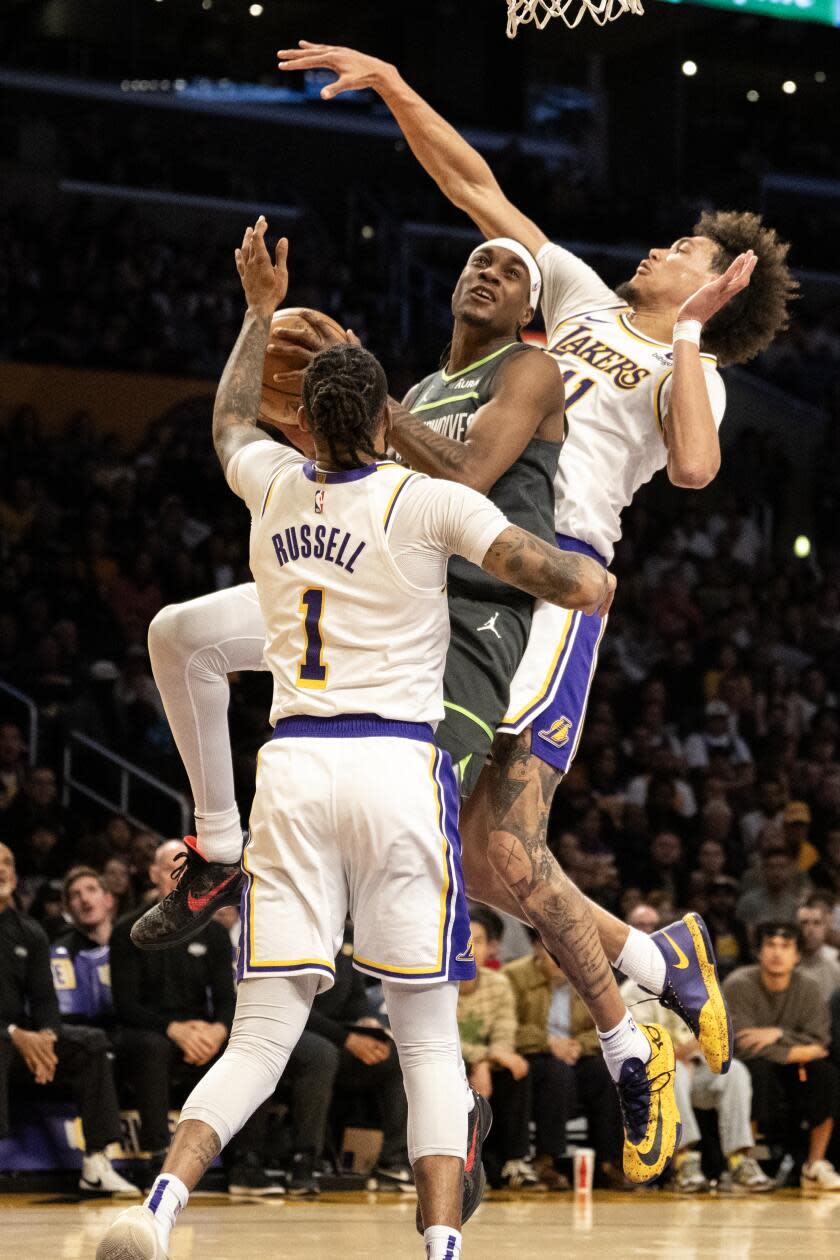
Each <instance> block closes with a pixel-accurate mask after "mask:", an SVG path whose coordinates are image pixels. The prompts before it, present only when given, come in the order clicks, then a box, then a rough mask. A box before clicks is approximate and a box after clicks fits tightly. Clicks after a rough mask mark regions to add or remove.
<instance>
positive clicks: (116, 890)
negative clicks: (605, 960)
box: [102, 855, 137, 919]
mask: <svg viewBox="0 0 840 1260" xmlns="http://www.w3.org/2000/svg"><path fill="white" fill-rule="evenodd" d="M102 878H103V879H104V881H105V887H106V888H107V889H108V892H109V893H111V895H112V897H113V898H114V904H115V911H114V918H115V919H121V918H122V917H123V915H124V914H128V912H129V910H133V909H134V907H135V906H136V904H137V895H136V893H135V891H134V881H133V879H132V875H131V864H130V863H129V861H128V859H127V858H125V857H118V856H116V855H115V856H114V857H110V858H108V861H107V862H106V863H105V865H104V866H103V868H102Z"/></svg>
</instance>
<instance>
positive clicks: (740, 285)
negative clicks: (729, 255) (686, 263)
mask: <svg viewBox="0 0 840 1260" xmlns="http://www.w3.org/2000/svg"><path fill="white" fill-rule="evenodd" d="M757 262H758V258H757V257H756V255H755V254H754V253H753V251H752V250H751V249H748V250H747V252H746V253H745V254H739V255H738V257H737V258H736V259H735V261H734V262H732V263H730V265H729V266H728V267H727V269H726V271H724V273H723V275H720V276H717V277H716V278H715V279H714V280H710V281H709V283H708V284H704V285H703V287H702V289H698V290H697V292H696V293H692V295H691V297H690V298H688V300H687V301H685V302H683V304H682V306H681V307H680V313H679V315H678V316H677V321H678V322H680V321H682V320H684V319H697V320H699V321H700V323H701V324H705V323H708V321H709V320H710V319H711V318H712V316H713V315H716V314H717V313H718V311H719V310H720V309H721V307H724V306H726V303H727V302H729V301H731V299H732V298H734V297H735V295H736V293H740V292H741V290H742V289H745V288H746V287H747V285H748V284H749V282H750V277H751V276H752V273H753V272H754V271H755V265H756V263H757Z"/></svg>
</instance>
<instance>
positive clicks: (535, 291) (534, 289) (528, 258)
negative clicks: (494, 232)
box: [473, 236, 542, 310]
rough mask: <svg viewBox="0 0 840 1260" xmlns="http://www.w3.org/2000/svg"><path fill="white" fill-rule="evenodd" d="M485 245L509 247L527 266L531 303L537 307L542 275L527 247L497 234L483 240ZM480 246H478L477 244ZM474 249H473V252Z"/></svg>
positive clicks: (508, 237)
mask: <svg viewBox="0 0 840 1260" xmlns="http://www.w3.org/2000/svg"><path fill="white" fill-rule="evenodd" d="M485 244H486V245H499V246H500V247H501V248H502V249H509V250H510V252H511V253H512V254H516V257H517V258H521V259H522V261H523V262H524V264H525V266H526V267H527V268H528V275H529V276H530V278H531V305H532V306H533V308H534V310H536V309H537V307H538V306H539V302H540V293H541V292H542V276H541V275H540V269H539V267H538V266H537V260H536V258H535V257H534V255H533V254H532V253H531V251H530V250H529V249H526V248H525V246H524V245H521V244H520V243H519V241H515V240H513V238H512V237H510V236H497V237H495V238H494V240H492V241H485ZM479 248H480V246H479ZM475 252H476V251H475V250H473V254H474V253H475Z"/></svg>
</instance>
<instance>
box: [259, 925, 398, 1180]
mask: <svg viewBox="0 0 840 1260" xmlns="http://www.w3.org/2000/svg"><path fill="white" fill-rule="evenodd" d="M335 968H336V971H335V984H334V985H333V986H332V988H331V989H328V990H327V991H326V992H325V993H319V994H318V996H317V997H316V999H315V1001H314V1003H313V1004H312V1010H311V1012H310V1015H309V1019H308V1021H307V1024H306V1032H305V1033H304V1038H308V1037H309V1035H310V1034H312V1038H311V1040H309V1041H307V1040H302V1044H301V1045H300V1046H299V1048H298V1049H296V1050H295V1051H294V1052H293V1054H292V1058H291V1059H290V1068H291V1071H292V1074H293V1075H292V1080H293V1081H295V1080H296V1078H297V1079H298V1080H299V1078H300V1077H301V1074H302V1073H303V1072H308V1073H310V1074H314V1075H317V1076H320V1078H321V1080H322V1089H323V1091H324V1097H323V1098H322V1099H321V1101H320V1105H319V1103H318V1101H317V1100H315V1099H310V1100H309V1103H308V1105H307V1103H306V1100H305V1098H304V1097H302V1096H301V1097H299V1091H300V1094H301V1095H302V1094H303V1092H304V1091H305V1089H306V1085H305V1080H304V1081H303V1082H302V1083H299V1091H298V1087H296V1086H295V1085H294V1084H293V1086H292V1089H293V1098H294V1099H298V1098H299V1102H300V1111H299V1112H298V1113H297V1116H296V1117H293V1122H294V1127H295V1129H296V1142H297V1144H298V1147H299V1150H298V1152H297V1155H296V1159H295V1162H294V1165H293V1168H292V1177H291V1181H290V1188H291V1189H292V1191H294V1190H295V1189H298V1188H302V1189H306V1188H308V1187H310V1186H311V1182H312V1169H313V1167H314V1165H315V1163H316V1162H317V1158H318V1156H319V1155H320V1150H319V1148H322V1147H323V1122H324V1112H323V1111H322V1110H321V1107H322V1106H323V1104H324V1103H326V1105H327V1107H328V1106H329V1102H330V1100H331V1098H332V1097H334V1098H335V1104H336V1108H337V1110H338V1111H339V1112H340V1113H343V1115H342V1116H341V1117H340V1118H347V1117H348V1116H349V1115H352V1108H353V1107H354V1105H356V1104H358V1103H359V1102H365V1101H366V1102H367V1104H368V1106H370V1104H372V1111H373V1115H374V1118H375V1121H376V1123H377V1124H378V1125H379V1126H380V1127H381V1129H382V1133H383V1140H382V1150H381V1151H380V1154H379V1159H378V1162H377V1166H376V1169H375V1175H376V1176H377V1177H378V1178H379V1179H380V1180H381V1181H382V1182H383V1183H384V1184H386V1185H390V1186H392V1187H393V1186H396V1187H405V1188H408V1187H409V1186H410V1185H412V1184H413V1177H412V1174H411V1169H410V1167H409V1163H408V1150H407V1124H408V1104H407V1103H406V1098H405V1090H404V1089H403V1085H402V1075H401V1072H400V1065H399V1060H398V1058H397V1051H396V1046H395V1045H394V1042H393V1041H392V1040H391V1038H390V1037H388V1036H387V1035H386V1034H385V1032H384V1029H383V1027H382V1025H381V1024H380V1022H379V1020H377V1019H376V1018H374V1017H373V1016H372V1015H371V1012H370V1006H369V1004H368V1000H367V988H366V985H365V981H364V977H363V976H362V974H361V972H359V971H357V970H356V969H355V967H354V966H353V944H352V938H351V937H350V936H348V937H347V938H346V939H345V942H344V945H343V947H342V949H341V950H340V951H339V954H338V956H337V957H336V960H335ZM330 1052H331V1053H330ZM332 1080H334V1081H335V1091H334V1094H333V1093H332V1091H330V1089H329V1082H330V1081H332ZM281 1086H282V1082H281ZM360 1096H361V1097H360ZM307 1134H310V1135H311V1136H310V1137H307V1136H306V1135H307Z"/></svg>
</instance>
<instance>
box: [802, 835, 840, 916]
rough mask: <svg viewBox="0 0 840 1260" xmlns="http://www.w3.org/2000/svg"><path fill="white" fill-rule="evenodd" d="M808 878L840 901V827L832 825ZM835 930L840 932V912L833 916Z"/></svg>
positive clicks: (815, 885)
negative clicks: (820, 854) (820, 855)
mask: <svg viewBox="0 0 840 1260" xmlns="http://www.w3.org/2000/svg"><path fill="white" fill-rule="evenodd" d="M808 878H809V879H810V880H811V883H812V884H813V885H814V887H815V888H820V889H822V890H823V891H824V892H827V893H829V894H830V895H831V896H832V897H833V899H834V902H835V905H837V904H838V903H840V827H832V829H831V830H830V831H829V832H828V833H827V834H826V837H825V843H824V845H823V850H822V857H821V858H820V860H819V862H817V864H816V865H815V866H812V867H811V869H810V871H809V872H808ZM833 930H834V931H835V932H836V933H840V913H837V912H835V915H834V916H833Z"/></svg>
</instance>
